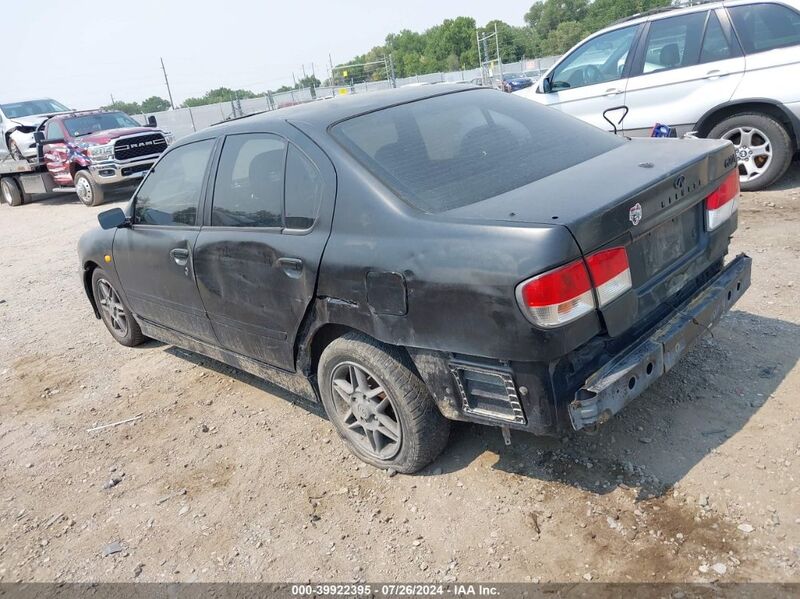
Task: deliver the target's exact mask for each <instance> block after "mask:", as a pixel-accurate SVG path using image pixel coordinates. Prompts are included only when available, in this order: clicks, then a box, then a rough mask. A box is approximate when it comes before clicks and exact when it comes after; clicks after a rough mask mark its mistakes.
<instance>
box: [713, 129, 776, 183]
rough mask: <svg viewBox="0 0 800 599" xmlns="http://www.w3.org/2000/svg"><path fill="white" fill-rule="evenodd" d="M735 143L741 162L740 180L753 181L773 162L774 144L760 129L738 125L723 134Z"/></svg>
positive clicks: (724, 137) (738, 158)
mask: <svg viewBox="0 0 800 599" xmlns="http://www.w3.org/2000/svg"><path fill="white" fill-rule="evenodd" d="M722 139H727V140H729V141H731V142H732V143H733V146H734V148H735V153H736V159H737V160H738V162H739V181H740V182H742V183H744V182H746V181H752V180H754V179H757V178H758V177H760V176H761V175H763V174H764V173H765V172H766V171H767V169H768V168H769V166H770V164H771V163H772V144H771V143H770V140H769V138H768V137H767V136H766V135H765V134H764V132H763V131H761V130H760V129H756V128H755V127H736V128H735V129H731V130H730V131H728V132H727V133H725V134H724V135H723V136H722Z"/></svg>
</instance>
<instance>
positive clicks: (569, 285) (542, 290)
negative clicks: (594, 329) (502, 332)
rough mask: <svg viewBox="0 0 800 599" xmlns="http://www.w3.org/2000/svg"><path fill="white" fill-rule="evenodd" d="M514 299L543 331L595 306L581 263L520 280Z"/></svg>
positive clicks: (585, 272)
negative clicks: (515, 298) (543, 328)
mask: <svg viewBox="0 0 800 599" xmlns="http://www.w3.org/2000/svg"><path fill="white" fill-rule="evenodd" d="M517 300H518V301H519V304H520V306H521V307H522V311H523V312H524V313H525V315H526V316H527V317H528V319H529V320H530V321H531V322H532V323H534V324H536V325H539V326H540V327H545V328H551V327H557V326H561V325H562V324H566V323H568V322H571V321H573V320H575V319H576V318H580V317H581V316H583V315H584V314H587V313H588V312H591V311H592V310H594V307H595V304H594V295H592V283H591V281H590V280H589V273H588V272H587V271H586V265H585V264H584V262H583V260H575V261H574V262H570V263H569V264H567V265H566V266H562V267H561V268H557V269H555V270H551V271H550V272H546V273H544V274H542V275H539V276H537V277H533V278H532V279H528V280H527V281H523V282H522V283H520V284H519V285H517Z"/></svg>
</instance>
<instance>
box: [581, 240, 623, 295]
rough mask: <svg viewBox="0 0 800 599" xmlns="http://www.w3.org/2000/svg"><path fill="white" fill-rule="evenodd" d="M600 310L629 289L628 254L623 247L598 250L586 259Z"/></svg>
mask: <svg viewBox="0 0 800 599" xmlns="http://www.w3.org/2000/svg"><path fill="white" fill-rule="evenodd" d="M586 264H587V265H588V266H589V272H590V273H591V275H592V280H593V281H594V287H595V289H596V290H597V301H598V302H599V303H600V307H601V308H602V307H603V306H605V305H606V304H608V303H609V302H610V301H611V300H613V299H615V298H617V297H619V296H620V295H622V294H623V293H625V292H626V291H627V290H628V289H630V288H631V286H632V285H631V270H630V267H629V266H628V252H626V251H625V248H624V247H616V248H610V249H607V250H600V251H599V252H595V253H594V254H591V255H590V256H588V257H587V258H586Z"/></svg>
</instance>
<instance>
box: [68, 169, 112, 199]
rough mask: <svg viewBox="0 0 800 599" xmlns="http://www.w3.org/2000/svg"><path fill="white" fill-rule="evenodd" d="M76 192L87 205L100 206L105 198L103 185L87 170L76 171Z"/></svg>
mask: <svg viewBox="0 0 800 599" xmlns="http://www.w3.org/2000/svg"><path fill="white" fill-rule="evenodd" d="M75 193H76V194H78V199H79V200H80V201H81V202H83V203H84V204H85V205H86V206H99V205H100V204H102V203H103V201H104V200H105V192H104V191H103V187H102V186H100V185H98V184H97V183H95V181H94V179H92V176H91V175H90V174H89V173H88V172H86V171H78V172H77V173H75Z"/></svg>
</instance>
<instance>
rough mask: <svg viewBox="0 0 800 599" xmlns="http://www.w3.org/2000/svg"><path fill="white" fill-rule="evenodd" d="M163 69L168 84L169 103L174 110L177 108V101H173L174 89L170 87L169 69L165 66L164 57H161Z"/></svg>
mask: <svg viewBox="0 0 800 599" xmlns="http://www.w3.org/2000/svg"><path fill="white" fill-rule="evenodd" d="M161 70H162V71H164V82H165V83H166V84H167V93H168V94H169V105H170V106H172V110H175V102H173V101H172V90H171V89H170V88H169V78H168V77H167V69H166V68H164V59H163V58H162V59H161Z"/></svg>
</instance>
